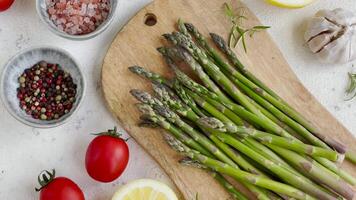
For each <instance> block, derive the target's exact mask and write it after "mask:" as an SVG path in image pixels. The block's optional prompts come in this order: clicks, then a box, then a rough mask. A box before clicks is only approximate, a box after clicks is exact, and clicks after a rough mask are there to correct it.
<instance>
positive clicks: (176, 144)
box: [164, 133, 185, 152]
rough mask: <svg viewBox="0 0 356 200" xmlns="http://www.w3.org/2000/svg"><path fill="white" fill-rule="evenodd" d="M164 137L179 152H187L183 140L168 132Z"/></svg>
mask: <svg viewBox="0 0 356 200" xmlns="http://www.w3.org/2000/svg"><path fill="white" fill-rule="evenodd" d="M164 139H165V140H166V142H167V143H168V145H169V146H171V147H172V148H173V149H174V150H176V151H177V152H185V149H184V147H183V144H182V143H181V141H179V140H177V139H176V138H174V137H173V136H171V135H169V134H167V133H166V134H164Z"/></svg>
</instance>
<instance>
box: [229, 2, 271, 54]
mask: <svg viewBox="0 0 356 200" xmlns="http://www.w3.org/2000/svg"><path fill="white" fill-rule="evenodd" d="M238 9H239V11H237V12H235V11H234V10H233V9H232V6H231V5H230V4H228V3H224V10H225V14H226V16H227V17H229V19H230V21H231V23H232V27H231V30H230V34H229V39H228V41H229V46H230V47H231V48H235V47H236V46H237V44H238V43H239V42H240V41H241V43H242V46H243V48H244V51H245V52H246V53H247V45H246V40H245V39H246V34H248V35H249V36H250V37H253V35H254V34H255V33H256V32H259V31H262V30H265V29H269V28H271V27H270V26H254V27H252V28H244V27H243V26H242V25H241V24H242V21H243V20H247V17H246V16H245V15H244V12H245V9H244V8H242V7H240V8H238Z"/></svg>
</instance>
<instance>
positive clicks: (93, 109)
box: [0, 0, 356, 200]
mask: <svg viewBox="0 0 356 200" xmlns="http://www.w3.org/2000/svg"><path fill="white" fill-rule="evenodd" d="M149 2H150V1H149V0H119V8H118V12H117V15H116V16H115V19H114V21H113V23H112V24H111V25H110V27H109V28H108V29H107V30H106V31H105V32H104V33H103V34H101V35H99V36H98V37H96V38H94V39H91V40H87V41H78V42H76V41H70V40H66V39H63V38H60V37H58V36H56V35H54V34H53V33H52V32H50V31H49V30H48V29H47V27H46V25H44V24H43V23H42V22H41V21H40V19H39V18H38V16H37V13H36V9H35V0H15V3H14V5H13V6H12V7H11V8H10V9H9V10H7V11H6V12H2V13H0V70H2V67H3V66H4V64H5V63H6V62H7V60H8V59H9V58H10V57H11V56H13V55H14V54H16V53H17V52H18V51H20V50H22V49H25V48H28V47H33V46H39V45H53V46H56V47H60V48H63V49H65V50H67V51H69V52H70V53H71V54H72V55H74V57H75V58H76V59H77V60H78V61H79V63H80V65H81V67H82V69H83V71H84V74H85V76H86V81H87V91H86V94H85V99H84V103H83V104H82V106H81V108H80V109H79V111H78V112H77V113H76V114H75V115H74V116H73V117H72V119H71V120H70V121H69V122H68V123H66V124H64V125H62V126H60V127H57V128H52V129H36V128H31V127H28V126H25V125H23V124H21V123H20V122H18V121H16V120H15V119H14V118H13V117H12V116H10V114H9V113H8V112H7V111H6V110H5V108H4V106H3V105H2V104H0V199H1V200H35V199H38V194H37V193H36V192H35V191H34V188H35V187H36V186H37V175H38V173H39V172H40V171H41V170H43V169H52V168H55V169H56V170H57V173H58V175H60V176H67V177H70V178H71V179H72V180H74V181H75V182H76V183H78V185H80V187H81V188H82V189H83V191H84V192H85V195H86V199H88V200H107V199H110V197H111V195H112V194H113V192H114V191H115V189H116V188H117V187H118V186H119V185H121V184H124V183H126V182H127V181H129V180H131V179H136V178H144V177H148V178H156V179H158V180H162V181H165V182H167V183H168V182H169V179H168V178H167V177H166V176H165V175H164V173H162V171H161V169H160V168H159V167H158V165H157V164H156V163H155V162H154V161H153V160H152V159H151V158H150V157H149V156H148V154H147V153H145V152H144V151H143V150H142V149H141V148H140V147H139V146H138V145H137V144H136V143H135V141H134V140H129V142H128V143H129V146H130V162H129V165H128V167H127V169H126V171H125V172H124V174H123V175H122V176H121V177H120V178H119V179H118V180H117V181H115V182H113V183H109V184H101V183H98V182H95V181H93V180H92V179H90V178H89V176H88V175H87V173H86V171H85V167H84V156H85V151H86V147H87V145H88V143H89V142H90V141H91V140H92V139H93V137H92V136H90V135H89V134H90V133H93V132H97V131H102V130H106V129H107V128H111V127H113V126H114V125H116V122H115V119H114V118H113V117H112V116H111V114H110V113H109V112H108V110H107V109H106V108H105V105H104V102H103V99H102V95H101V89H100V80H99V78H100V69H101V64H102V60H103V57H104V56H105V53H106V50H107V48H108V46H109V44H110V43H111V41H112V40H113V38H114V37H115V35H116V33H117V32H118V31H119V30H120V29H121V27H122V26H123V25H124V24H125V23H126V22H127V21H128V20H129V19H130V18H131V17H132V16H133V15H134V14H135V13H136V12H137V11H138V10H139V9H140V8H142V7H143V6H145V5H146V4H148V3H149ZM222 2H223V1H222ZM244 2H245V3H246V4H247V6H248V7H249V8H250V9H251V10H252V11H253V12H254V13H255V14H256V15H257V16H258V17H259V18H260V20H261V21H262V22H263V23H264V24H265V25H271V26H272V28H271V29H270V30H268V31H269V32H270V34H271V35H272V37H273V38H274V40H275V41H276V43H277V44H278V46H279V47H280V49H281V50H282V52H283V54H284V56H285V57H286V59H287V61H288V62H289V63H290V65H291V67H292V68H293V70H294V72H295V73H296V74H297V76H298V77H299V79H300V80H301V82H302V83H303V84H304V85H305V86H306V88H308V90H309V91H310V92H311V93H312V94H313V95H314V96H315V97H316V98H317V99H318V100H319V101H320V102H321V103H322V104H323V105H324V106H325V107H326V108H327V109H328V110H329V111H330V112H331V113H333V115H334V116H335V117H336V118H337V119H338V120H340V121H341V122H342V123H343V124H344V125H345V126H346V127H347V128H348V129H349V130H350V131H351V132H352V133H354V134H356V123H355V120H356V112H355V108H356V103H355V101H356V100H354V101H344V91H345V88H346V86H347V80H348V78H347V72H349V71H350V70H352V63H349V64H344V65H338V66H333V65H323V64H321V63H319V62H318V61H317V60H316V59H315V57H314V56H313V55H311V53H310V52H309V51H308V49H307V48H306V46H305V44H304V41H303V30H304V25H303V24H304V22H305V19H306V18H308V17H311V16H312V15H313V14H314V13H315V12H316V11H318V10H320V9H333V8H337V7H343V8H348V9H351V10H353V11H354V12H355V11H356V3H355V1H354V0H339V1H335V0H319V1H318V2H316V3H314V4H312V5H311V6H309V7H306V8H304V9H299V10H286V9H280V8H276V7H272V6H269V5H267V4H265V3H264V2H263V1H262V0H245V1H244ZM124 137H128V135H127V134H124Z"/></svg>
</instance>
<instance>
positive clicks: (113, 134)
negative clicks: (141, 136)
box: [92, 126, 122, 138]
mask: <svg viewBox="0 0 356 200" xmlns="http://www.w3.org/2000/svg"><path fill="white" fill-rule="evenodd" d="M92 135H96V136H100V135H107V136H111V137H115V138H121V135H122V134H121V133H119V132H118V131H117V127H116V126H115V127H114V128H113V129H109V130H108V131H106V132H101V133H93V134H92Z"/></svg>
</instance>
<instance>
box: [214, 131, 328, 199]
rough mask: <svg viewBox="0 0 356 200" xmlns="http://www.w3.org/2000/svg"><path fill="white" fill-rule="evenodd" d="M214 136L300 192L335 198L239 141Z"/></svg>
mask: <svg viewBox="0 0 356 200" xmlns="http://www.w3.org/2000/svg"><path fill="white" fill-rule="evenodd" d="M214 132H218V131H216V130H214ZM216 136H217V137H218V138H220V139H221V140H222V141H223V142H224V143H227V144H229V145H231V146H233V147H234V148H236V149H238V150H239V151H240V152H242V153H244V154H245V155H247V156H248V157H250V158H252V159H253V160H255V161H256V162H258V163H259V164H261V165H262V166H264V167H265V168H267V169H269V170H270V171H271V172H273V173H274V174H276V175H277V176H278V177H279V178H281V179H282V180H284V181H285V182H287V183H289V184H291V185H293V186H294V187H296V188H298V189H301V190H302V191H304V192H307V193H308V194H311V195H313V196H315V197H317V198H319V199H335V197H333V196H332V195H330V194H328V193H327V192H325V191H323V190H322V189H320V188H319V187H318V186H316V185H315V184H313V183H310V182H309V181H306V180H305V179H304V178H301V177H299V176H296V174H294V173H292V172H290V171H289V170H288V169H286V168H284V167H283V166H279V165H278V164H276V163H274V162H273V161H271V160H268V159H266V158H265V157H263V156H261V155H260V154H258V153H256V152H255V151H253V150H252V149H250V148H249V147H248V146H246V145H244V144H243V143H241V142H240V141H238V140H236V139H235V138H233V137H232V136H230V135H228V134H225V133H221V132H220V133H218V134H216Z"/></svg>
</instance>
